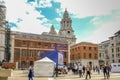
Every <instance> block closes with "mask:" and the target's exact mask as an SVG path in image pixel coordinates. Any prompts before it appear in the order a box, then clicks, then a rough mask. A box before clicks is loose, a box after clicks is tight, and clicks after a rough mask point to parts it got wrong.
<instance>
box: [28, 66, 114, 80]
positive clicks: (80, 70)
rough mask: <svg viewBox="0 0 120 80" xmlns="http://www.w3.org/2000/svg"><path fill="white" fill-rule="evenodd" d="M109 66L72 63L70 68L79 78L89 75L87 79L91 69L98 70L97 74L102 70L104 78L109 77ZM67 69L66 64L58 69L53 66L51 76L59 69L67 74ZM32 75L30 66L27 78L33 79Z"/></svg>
mask: <svg viewBox="0 0 120 80" xmlns="http://www.w3.org/2000/svg"><path fill="white" fill-rule="evenodd" d="M111 68H112V67H111V66H110V65H108V64H107V65H106V64H104V65H103V66H101V67H98V66H96V67H93V68H91V67H90V65H86V66H84V65H83V66H82V65H81V64H80V65H77V64H74V66H73V67H72V68H71V69H72V72H73V74H74V75H76V74H79V77H80V78H81V77H83V76H85V79H87V78H88V76H89V79H91V74H92V72H91V71H92V69H93V71H94V72H98V74H100V72H103V75H104V78H105V79H106V78H107V79H109V78H110V71H111ZM69 70H70V67H67V66H64V67H63V68H60V69H58V68H57V67H55V70H54V73H53V77H54V76H56V77H57V76H58V72H59V71H61V72H62V74H67V73H68V72H69ZM33 77H34V69H33V67H31V66H30V68H29V73H28V78H29V80H33Z"/></svg>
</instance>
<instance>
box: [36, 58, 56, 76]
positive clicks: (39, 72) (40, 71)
mask: <svg viewBox="0 0 120 80" xmlns="http://www.w3.org/2000/svg"><path fill="white" fill-rule="evenodd" d="M55 65H56V63H55V62H54V61H52V60H51V59H49V58H48V57H45V58H43V59H41V60H38V61H35V63H34V74H35V76H52V75H53V72H54V68H55Z"/></svg>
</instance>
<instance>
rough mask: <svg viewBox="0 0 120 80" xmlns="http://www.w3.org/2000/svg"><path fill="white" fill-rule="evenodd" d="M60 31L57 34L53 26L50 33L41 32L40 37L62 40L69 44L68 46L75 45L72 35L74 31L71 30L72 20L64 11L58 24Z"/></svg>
mask: <svg viewBox="0 0 120 80" xmlns="http://www.w3.org/2000/svg"><path fill="white" fill-rule="evenodd" d="M60 24H61V25H60V30H59V33H57V32H56V31H55V29H54V25H52V26H51V29H50V31H49V32H48V33H47V32H43V33H42V35H44V36H54V37H55V38H59V39H64V40H66V41H68V42H69V44H70V45H73V44H75V43H76V37H75V35H74V30H73V29H72V20H71V18H70V16H69V14H68V11H67V10H65V12H64V14H63V18H62V20H61V22H60Z"/></svg>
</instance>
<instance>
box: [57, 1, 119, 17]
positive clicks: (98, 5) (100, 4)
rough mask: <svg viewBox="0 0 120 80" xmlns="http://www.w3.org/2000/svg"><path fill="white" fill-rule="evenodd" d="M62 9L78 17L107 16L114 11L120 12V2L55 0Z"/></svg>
mask: <svg viewBox="0 0 120 80" xmlns="http://www.w3.org/2000/svg"><path fill="white" fill-rule="evenodd" d="M55 1H56V2H60V3H61V8H62V9H64V8H67V9H68V11H69V12H70V13H73V14H76V17H87V16H99V15H107V14H109V13H110V12H111V11H112V10H114V9H117V10H118V9H119V10H120V5H119V4H120V0H55Z"/></svg>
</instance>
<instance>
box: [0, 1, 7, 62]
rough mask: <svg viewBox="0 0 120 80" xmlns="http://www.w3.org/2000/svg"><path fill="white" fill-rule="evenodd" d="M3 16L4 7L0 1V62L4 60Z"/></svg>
mask: <svg viewBox="0 0 120 80" xmlns="http://www.w3.org/2000/svg"><path fill="white" fill-rule="evenodd" d="M5 14H6V6H5V5H4V2H3V1H0V61H2V60H4V52H5Z"/></svg>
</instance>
